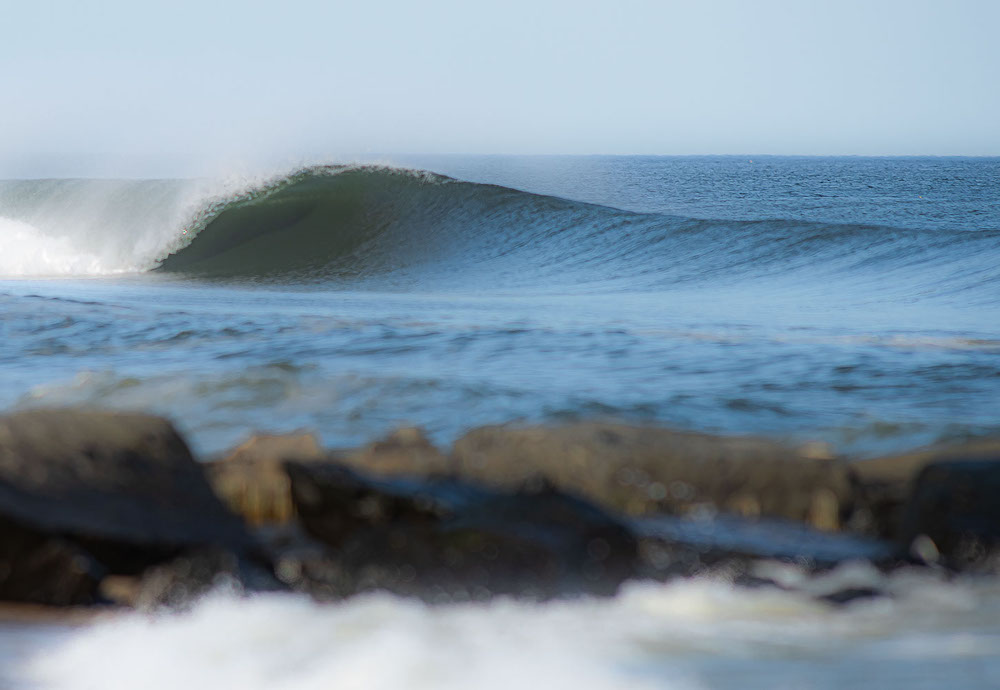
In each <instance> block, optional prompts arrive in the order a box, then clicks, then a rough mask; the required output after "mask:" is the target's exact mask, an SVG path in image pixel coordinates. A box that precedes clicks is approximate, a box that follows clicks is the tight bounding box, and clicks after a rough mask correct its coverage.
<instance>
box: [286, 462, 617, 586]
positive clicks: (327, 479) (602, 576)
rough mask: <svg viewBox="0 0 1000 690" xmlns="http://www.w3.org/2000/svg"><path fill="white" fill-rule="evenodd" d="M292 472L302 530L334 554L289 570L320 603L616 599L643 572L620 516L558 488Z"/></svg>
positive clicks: (309, 469) (324, 468)
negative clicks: (389, 596) (383, 597)
mask: <svg viewBox="0 0 1000 690" xmlns="http://www.w3.org/2000/svg"><path fill="white" fill-rule="evenodd" d="M286 468H287V470H288V473H289V476H290V477H291V482H292V499H293V501H294V502H295V505H296V508H297V510H298V513H299V516H300V519H301V521H302V524H303V526H304V527H305V529H306V530H307V531H308V532H309V533H310V535H312V536H313V537H315V538H317V539H319V540H321V541H323V542H324V543H325V544H327V545H328V546H330V547H332V549H331V550H330V551H328V552H327V555H326V556H325V557H323V558H317V557H316V555H315V554H313V555H311V556H309V557H306V558H302V559H300V560H298V561H297V562H295V563H294V564H288V571H289V572H290V573H292V574H293V575H294V576H295V577H297V578H299V580H300V581H301V582H302V583H304V585H303V586H304V587H305V588H306V589H308V590H309V591H311V592H313V593H314V594H317V595H319V596H321V597H331V598H335V597H341V596H348V595H350V594H354V593H356V592H360V591H365V590H371V589H386V590H389V591H393V592H397V593H401V594H409V595H416V596H420V597H423V598H425V599H428V600H431V601H439V600H448V601H453V600H461V599H484V598H488V597H490V596H493V595H496V594H514V595H519V596H524V597H530V598H537V599H542V598H548V597H552V596H558V595H565V594H572V593H579V592H591V593H602V594H611V593H613V592H614V591H616V590H617V587H618V586H619V584H620V583H621V582H622V581H623V580H625V579H626V578H628V577H630V576H631V575H633V574H634V572H635V565H636V555H637V554H636V542H635V539H634V538H633V536H632V535H631V533H630V532H629V530H628V529H627V528H626V527H625V526H624V525H623V524H622V523H621V522H620V521H619V520H617V519H615V518H614V517H612V516H611V515H609V514H608V513H606V512H604V511H602V510H600V509H598V508H596V507H595V506H593V505H592V504H590V503H588V502H586V501H583V500H581V499H578V498H575V497H573V496H570V495H567V494H565V493H562V492H560V491H557V490H554V489H552V488H551V487H548V486H533V487H529V488H526V489H524V490H522V491H519V492H500V491H493V490H488V489H485V488H482V487H478V486H475V485H473V484H469V483H466V482H461V481H456V480H450V479H429V480H424V479H413V478H402V477H396V478H376V477H373V476H371V475H365V474H361V473H358V472H356V471H353V470H351V469H349V468H346V467H343V466H338V465H332V464H331V465H315V464H308V465H307V464H299V463H288V464H287V465H286ZM296 568H297V569H298V572H297V573H296V572H295V570H296ZM278 569H279V576H281V573H282V569H283V566H282V564H279V568H278ZM286 581H287V580H286Z"/></svg>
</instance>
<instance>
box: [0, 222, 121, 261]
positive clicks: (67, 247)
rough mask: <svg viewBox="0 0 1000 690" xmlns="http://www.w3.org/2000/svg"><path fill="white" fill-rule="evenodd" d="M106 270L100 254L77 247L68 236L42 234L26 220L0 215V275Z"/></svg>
mask: <svg viewBox="0 0 1000 690" xmlns="http://www.w3.org/2000/svg"><path fill="white" fill-rule="evenodd" d="M107 272H109V271H108V270H107V269H106V267H105V266H104V265H103V262H102V261H101V259H100V258H99V257H97V256H95V255H94V254H90V253H89V252H86V251H80V250H79V249H78V248H76V247H75V246H73V243H72V241H70V240H69V239H68V238H67V237H64V236H62V237H61V236H51V235H45V234H44V233H42V232H41V231H40V230H39V229H38V228H36V227H34V226H32V225H29V224H28V223H25V222H23V221H19V220H14V219H11V218H3V217H0V276H58V275H66V274H75V275H93V274H99V273H107Z"/></svg>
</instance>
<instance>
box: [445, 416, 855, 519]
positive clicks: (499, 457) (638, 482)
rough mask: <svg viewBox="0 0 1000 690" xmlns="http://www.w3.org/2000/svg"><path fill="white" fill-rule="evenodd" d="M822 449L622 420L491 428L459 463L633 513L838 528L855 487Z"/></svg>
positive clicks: (475, 438)
mask: <svg viewBox="0 0 1000 690" xmlns="http://www.w3.org/2000/svg"><path fill="white" fill-rule="evenodd" d="M816 450H817V449H816V447H814V446H812V445H810V446H806V447H803V448H799V449H796V448H791V447H788V446H785V445H782V444H779V443H775V442H772V441H768V440H766V439H760V438H753V437H727V436H711V435H707V434H698V433H688V432H679V431H671V430H668V429H657V428H651V427H634V426H625V425H619V424H605V423H581V424H571V425H566V426H556V427H545V426H540V427H524V428H517V427H509V426H493V427H483V428H480V429H475V430H473V431H471V432H469V433H468V434H466V435H465V436H464V437H462V438H461V439H459V440H458V441H457V442H456V443H455V446H454V448H453V451H452V464H453V468H454V472H455V473H456V475H457V476H460V477H463V478H468V479H471V480H475V481H481V482H484V483H487V484H489V485H492V486H499V487H509V486H516V485H517V484H518V483H519V482H523V481H525V480H526V479H527V478H529V477H531V476H533V475H537V474H540V475H542V476H544V477H545V478H546V479H547V480H549V481H551V482H552V483H553V484H555V485H556V486H558V487H560V488H561V489H564V490H567V491H573V492H576V493H578V494H580V495H582V496H584V497H586V498H588V499H590V500H593V501H596V502H598V503H600V504H601V505H604V506H607V507H609V508H612V509H615V510H619V511H622V512H625V513H628V514H631V515H648V514H655V513H669V514H675V515H683V514H689V513H692V512H702V511H705V510H709V511H715V512H725V513H731V514H736V515H742V516H745V517H758V516H770V517H783V518H788V519H792V520H799V521H805V522H807V523H809V524H812V525H813V526H816V527H820V528H822V529H837V528H838V527H840V525H841V524H842V521H843V519H844V517H845V516H846V515H848V514H849V513H850V510H851V505H850V501H851V491H850V484H849V482H848V478H847V473H846V470H845V469H844V468H843V467H842V466H841V464H840V463H839V462H837V461H835V460H833V459H832V458H829V457H817V452H816ZM820 455H822V454H820Z"/></svg>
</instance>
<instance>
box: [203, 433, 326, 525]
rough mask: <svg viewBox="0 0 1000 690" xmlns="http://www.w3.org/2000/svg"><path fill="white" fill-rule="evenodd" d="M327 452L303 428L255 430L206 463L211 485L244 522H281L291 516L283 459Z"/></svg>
mask: <svg viewBox="0 0 1000 690" xmlns="http://www.w3.org/2000/svg"><path fill="white" fill-rule="evenodd" d="M327 456H328V452H327V451H325V450H324V449H323V448H321V447H320V445H319V441H318V440H317V438H316V436H315V435H313V434H311V433H306V432H296V433H292V434H280V435H271V434H256V435H254V436H252V437H250V438H249V439H248V440H247V441H246V442H244V443H243V444H241V445H239V446H238V447H236V448H234V449H233V451H232V452H231V453H230V454H229V455H228V456H226V457H225V458H224V459H222V460H219V461H216V462H212V463H208V464H207V465H206V473H207V474H208V478H209V481H210V482H211V484H212V488H213V489H215V492H216V493H217V494H218V495H219V497H220V498H222V500H223V501H225V503H226V504H227V505H228V506H229V508H230V509H231V510H233V511H234V512H236V513H237V514H239V515H242V516H243V518H244V520H246V522H247V524H250V525H255V526H258V525H265V524H273V523H278V524H280V523H284V522H287V521H289V520H291V519H292V518H293V517H294V507H293V506H292V499H291V493H290V488H289V483H288V475H287V474H285V469H284V467H283V464H282V463H284V462H285V461H286V460H298V461H310V460H325V459H327Z"/></svg>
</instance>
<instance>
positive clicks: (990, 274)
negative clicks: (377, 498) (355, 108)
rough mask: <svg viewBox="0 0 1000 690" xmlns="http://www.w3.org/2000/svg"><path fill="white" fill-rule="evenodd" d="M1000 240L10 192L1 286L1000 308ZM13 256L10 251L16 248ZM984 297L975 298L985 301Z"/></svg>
mask: <svg viewBox="0 0 1000 690" xmlns="http://www.w3.org/2000/svg"><path fill="white" fill-rule="evenodd" d="M998 239H1000V232H998V231H995V230H985V231H956V230H918V229H904V228H889V227H878V226H861V225H846V224H824V223H811V222H803V221H792V220H756V221H724V220H699V219H691V218H682V217H677V216H669V215H662V214H647V213H636V212H630V211H623V210H619V209H614V208H609V207H604V206H596V205H593V204H587V203H582V202H577V201H570V200H566V199H560V198H555V197H549V196H541V195H537V194H531V193H528V192H523V191H517V190H513V189H508V188H504V187H498V186H493V185H484V184H475V183H470V182H462V181H458V180H454V179H452V178H448V177H443V176H439V175H434V174H431V173H424V172H415V171H408V170H398V169H391V168H381V167H358V166H328V167H316V168H309V169H305V170H302V171H299V172H296V173H294V174H291V175H286V176H282V177H278V178H275V179H271V180H267V181H243V182H237V183H231V184H229V185H228V186H227V185H222V186H220V185H217V184H210V183H208V182H204V181H202V182H191V181H170V180H165V181H156V180H152V181H131V182H124V181H120V182H116V181H100V180H41V181H24V182H11V183H3V184H2V185H0V257H5V258H3V259H0V274H4V275H48V274H54V275H65V274H77V273H119V272H143V271H148V270H156V271H159V272H161V273H164V274H171V275H182V276H191V277H199V278H214V279H237V280H253V281H262V280H263V281H287V280H295V281H300V280H304V281H315V282H320V283H333V284H338V285H341V286H346V287H351V288H357V289H368V288H373V289H412V288H420V289H427V290H439V289H440V290H452V289H459V290H473V291H481V290H490V291H493V290H498V289H524V288H527V289H532V290H542V291H581V290H582V291H611V292H613V291H618V290H629V291H635V290H640V291H664V290H673V289H687V288H698V289H704V288H706V287H708V288H731V287H733V286H737V287H739V286H745V285H748V284H753V285H755V286H757V287H761V286H766V287H768V288H770V289H773V290H774V291H776V294H782V293H787V292H789V291H793V292H796V293H803V294H808V293H810V292H815V293H817V294H819V295H829V294H836V292H837V291H839V290H852V291H853V293H854V294H855V295H856V296H857V295H860V294H863V293H864V292H865V291H870V292H872V293H873V294H874V293H878V294H879V295H881V296H882V297H893V296H894V297H897V298H900V299H906V300H913V299H922V298H926V297H933V296H947V295H950V294H954V293H956V292H962V293H965V294H964V296H963V301H964V302H966V303H970V295H971V302H972V303H974V302H977V301H980V302H982V301H993V302H995V301H996V299H997V298H996V294H997V289H998V287H1000V260H998V258H1000V256H998V254H1000V250H998ZM4 243H6V244H4ZM970 291H971V293H970Z"/></svg>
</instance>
